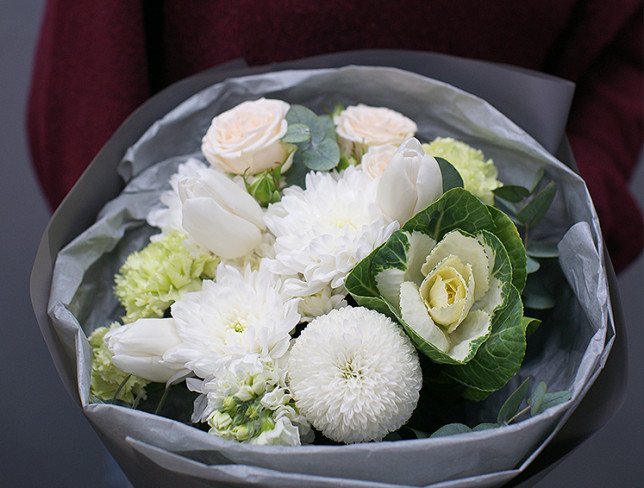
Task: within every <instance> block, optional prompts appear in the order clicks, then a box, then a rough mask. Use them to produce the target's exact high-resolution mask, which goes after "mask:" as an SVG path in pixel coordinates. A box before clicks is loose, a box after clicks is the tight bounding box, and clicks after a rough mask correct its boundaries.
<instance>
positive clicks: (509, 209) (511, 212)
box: [494, 195, 520, 223]
mask: <svg viewBox="0 0 644 488" xmlns="http://www.w3.org/2000/svg"><path fill="white" fill-rule="evenodd" d="M494 204H495V206H496V208H498V209H499V210H501V211H502V212H503V213H504V214H507V216H508V217H510V218H511V219H512V220H513V222H515V223H520V222H519V221H518V220H516V215H517V212H518V210H517V206H516V205H515V204H514V203H512V202H509V201H508V200H505V199H503V198H500V197H498V196H496V195H495V196H494Z"/></svg>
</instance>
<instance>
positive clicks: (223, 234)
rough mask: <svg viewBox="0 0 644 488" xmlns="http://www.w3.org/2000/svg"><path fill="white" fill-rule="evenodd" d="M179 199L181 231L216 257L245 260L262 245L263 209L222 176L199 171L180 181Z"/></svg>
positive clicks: (212, 170) (241, 189) (212, 171)
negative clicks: (242, 258) (244, 258)
mask: <svg viewBox="0 0 644 488" xmlns="http://www.w3.org/2000/svg"><path fill="white" fill-rule="evenodd" d="M179 197H180V199H181V214H182V223H181V225H182V227H183V229H184V231H185V232H186V233H187V234H188V236H189V237H190V238H191V239H192V240H193V241H194V242H196V243H197V244H199V245H200V246H203V247H205V248H206V249H208V250H209V251H210V252H212V253H214V254H216V255H217V256H220V257H222V258H224V259H235V258H239V257H242V256H246V255H248V254H250V253H251V252H252V251H253V249H255V248H256V247H257V246H259V245H260V244H261V243H262V231H263V230H264V229H265V226H264V223H263V216H264V215H263V212H262V208H261V207H260V206H259V204H258V203H257V202H256V201H255V199H254V198H253V197H251V196H250V195H249V194H248V192H247V191H246V190H245V189H244V188H242V187H241V186H239V185H237V184H236V183H235V182H233V181H232V180H231V179H230V178H228V177H227V176H226V175H225V174H223V173H220V172H219V171H216V170H214V169H211V168H206V169H202V170H199V171H197V173H196V175H195V176H193V177H187V178H183V179H182V180H181V181H179Z"/></svg>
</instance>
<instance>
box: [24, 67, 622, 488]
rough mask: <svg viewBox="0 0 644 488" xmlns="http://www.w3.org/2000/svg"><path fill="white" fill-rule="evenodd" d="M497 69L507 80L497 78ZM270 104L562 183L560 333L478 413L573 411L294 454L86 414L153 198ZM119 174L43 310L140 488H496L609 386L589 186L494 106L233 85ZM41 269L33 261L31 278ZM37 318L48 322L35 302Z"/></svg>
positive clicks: (174, 117)
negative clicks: (537, 385)
mask: <svg viewBox="0 0 644 488" xmlns="http://www.w3.org/2000/svg"><path fill="white" fill-rule="evenodd" d="M503 70H504V68H500V71H497V74H499V75H501V76H502V75H503V73H504V71H503ZM550 81H551V80H548V82H550ZM260 96H267V97H272V98H280V99H283V100H286V101H288V102H291V103H302V104H304V105H306V106H308V107H309V108H311V109H313V110H315V111H318V112H321V111H324V110H325V109H328V108H332V107H333V105H334V104H335V103H336V102H339V103H343V104H345V105H347V104H351V103H358V102H359V103H366V104H370V105H380V106H387V107H390V108H392V109H394V110H398V111H400V112H402V113H404V114H405V115H407V116H408V117H410V118H412V119H413V120H415V121H416V122H417V124H418V126H419V132H418V136H419V137H420V138H421V139H424V140H428V139H432V138H433V137H436V136H452V137H455V138H458V139H461V140H463V141H465V142H467V143H469V144H471V145H473V146H476V147H480V148H481V149H482V150H483V151H484V152H485V153H486V155H487V156H488V157H492V158H493V159H494V161H495V163H496V164H497V167H498V168H499V172H500V175H501V179H502V180H503V181H504V182H505V183H506V184H523V185H528V184H529V182H530V181H531V179H532V177H533V176H534V174H535V173H536V172H537V171H538V169H539V168H541V167H544V168H545V169H546V172H547V174H548V176H549V177H550V178H551V179H553V180H555V181H557V182H558V188H559V191H558V194H557V198H556V200H555V202H554V204H553V206H552V208H551V209H550V211H549V213H548V215H547V224H546V225H542V226H541V229H540V230H539V232H540V233H541V236H540V237H543V238H547V239H552V240H560V239H561V243H560V261H561V265H562V268H563V270H564V274H565V276H566V281H567V284H565V283H563V284H562V285H561V286H562V288H561V293H560V301H559V303H558V305H557V309H556V311H555V313H553V314H551V320H550V321H548V322H547V323H544V325H543V326H542V327H541V329H540V330H539V331H538V332H537V333H536V334H535V335H534V337H530V338H529V344H530V345H529V349H528V354H527V357H526V361H525V363H524V366H523V367H522V369H521V371H520V373H519V375H518V376H519V378H516V381H514V380H513V382H512V384H511V385H508V387H507V388H506V389H505V390H504V391H502V392H499V394H496V395H493V396H492V397H490V399H488V400H486V402H484V403H483V404H481V409H480V413H479V414H478V415H479V416H480V417H481V418H483V417H484V416H485V415H486V414H488V413H489V412H495V411H496V409H498V407H499V405H500V403H501V402H502V401H503V399H504V398H505V396H507V392H508V390H509V389H510V388H511V387H512V386H513V385H515V384H516V383H518V381H520V380H521V379H522V378H525V377H527V376H533V377H534V378H536V379H537V380H538V381H546V382H547V383H548V385H549V386H550V387H551V388H552V389H571V390H572V392H573V397H572V399H571V400H570V401H569V402H567V403H566V404H563V405H559V406H557V407H554V408H552V409H550V410H548V411H546V412H545V413H543V414H541V415H539V416H537V417H535V418H530V419H527V420H525V421H523V422H519V423H517V424H515V425H511V426H508V427H504V428H500V429H495V430H490V431H483V432H475V433H470V434H462V435H458V436H453V437H446V438H438V439H425V440H416V441H399V442H386V443H369V444H360V445H353V446H303V447H299V448H287V447H274V446H270V447H266V446H264V447H262V446H247V445H242V444H235V443H231V442H228V441H223V440H221V439H218V438H216V437H214V436H211V435H208V434H206V433H204V432H201V431H198V430H196V429H193V428H191V427H189V426H186V425H182V424H179V423H177V422H173V421H170V420H168V419H164V418H161V417H156V416H153V415H150V414H146V413H144V412H139V411H134V410H131V409H126V408H122V407H118V406H113V405H93V404H89V374H90V367H91V366H90V357H91V349H90V348H89V345H88V343H87V339H86V335H89V333H91V331H92V330H93V329H95V328H96V327H99V326H103V325H106V324H107V323H109V322H110V321H111V320H113V319H115V318H117V317H118V316H119V315H120V313H121V312H120V310H119V307H118V303H117V302H116V299H115V298H114V296H113V294H112V293H111V283H112V281H111V280H112V277H113V274H114V272H115V271H116V270H117V269H118V267H119V266H120V264H121V263H122V262H123V260H124V259H125V257H126V256H127V255H128V254H129V253H130V252H131V251H133V250H135V249H138V248H141V247H142V246H143V245H144V244H145V242H146V241H147V239H148V237H149V236H150V235H151V234H152V233H153V232H154V230H153V229H150V228H149V227H147V225H145V222H144V218H145V215H147V212H148V211H149V209H151V208H153V207H154V206H156V205H158V204H159V202H158V196H159V194H160V192H161V191H163V190H164V189H165V187H166V185H167V177H168V176H169V175H170V174H171V173H172V172H173V171H174V170H175V168H176V166H177V165H178V164H179V163H180V162H182V161H184V160H185V159H187V157H189V156H191V155H192V156H195V155H196V156H198V155H199V154H198V151H199V147H200V139H201V136H202V135H203V133H205V130H206V128H207V126H208V124H209V122H210V119H211V118H212V117H213V116H214V115H216V114H218V113H220V112H222V111H224V110H226V109H228V108H231V107H232V106H234V105H236V104H238V103H240V102H241V101H244V100H248V99H254V98H258V97H260ZM568 101H569V100H568ZM527 120H530V119H529V117H527ZM564 123H565V112H564V119H563V121H562V117H561V116H559V117H558V118H557V121H556V123H555V125H556V124H559V127H560V128H563V125H564ZM555 132H556V131H555ZM560 137H561V131H559V138H560ZM544 140H548V141H549V142H548V144H550V146H551V147H550V149H551V151H552V150H554V148H555V147H556V145H557V144H558V143H559V142H560V140H559V139H557V137H556V136H555V135H548V137H546V138H545V139H544ZM542 142H543V140H542ZM118 171H119V173H120V174H121V175H122V176H123V177H124V179H125V180H126V181H127V182H128V184H127V186H126V187H125V189H124V190H123V192H122V193H121V194H120V195H119V196H118V197H117V198H116V199H114V200H112V201H111V202H109V203H107V205H105V207H104V208H103V209H102V210H101V212H100V213H99V216H98V218H97V220H96V223H95V224H93V225H91V226H89V228H87V230H85V231H84V232H83V233H82V234H81V235H79V236H78V237H77V238H76V239H74V240H72V241H71V242H70V243H69V244H68V245H67V246H66V247H65V248H64V249H63V250H62V251H61V252H60V253H59V255H58V258H57V260H56V265H55V269H54V272H53V277H52V283H51V295H50V298H49V304H48V306H47V310H48V314H49V318H50V319H49V321H47V322H46V323H45V325H44V326H43V329H44V330H43V332H44V334H45V337H46V340H47V341H48V343H49V344H50V348H52V351H53V352H54V357H55V359H57V361H58V367H59V371H60V372H61V376H62V377H63V380H64V382H65V383H66V384H67V386H68V387H69V388H70V389H71V390H72V391H73V392H74V394H76V395H78V398H79V401H80V403H81V405H82V406H83V409H84V411H85V413H86V415H87V416H88V418H89V419H90V421H91V422H92V423H93V425H94V426H95V427H96V428H97V430H98V432H99V434H100V435H101V436H102V437H103V439H104V441H105V442H106V444H107V445H108V446H109V447H110V449H111V451H112V452H113V453H114V455H115V457H116V458H117V460H118V461H119V462H120V463H121V465H122V466H123V467H124V469H125V470H126V473H128V475H129V476H130V477H131V478H132V479H133V480H136V484H137V485H139V484H140V485H150V486H152V485H153V484H154V485H155V486H165V485H164V484H163V483H164V481H162V479H163V477H161V476H155V477H154V478H157V482H156V483H148V481H150V480H152V477H146V475H145V473H146V472H150V470H151V469H154V470H156V471H158V472H161V471H167V472H168V473H173V474H172V476H169V477H167V478H165V479H166V481H168V482H169V480H176V479H181V480H182V482H184V485H185V486H238V485H240V486H241V485H242V484H243V483H246V482H248V483H251V482H252V483H256V484H261V485H262V486H378V485H375V484H374V483H380V484H381V485H382V486H392V485H395V486H429V485H433V486H445V487H447V486H454V487H456V486H495V485H498V484H500V483H503V482H506V481H508V480H510V479H512V478H513V477H514V476H516V475H517V474H518V473H520V472H521V471H523V470H524V469H525V468H526V467H527V466H528V465H529V464H530V462H532V460H533V459H534V458H535V456H536V455H537V454H538V452H539V451H540V450H541V449H543V446H544V445H545V442H547V441H548V440H550V439H551V438H552V437H553V436H554V435H555V433H556V431H557V430H558V429H559V428H560V427H561V425H562V424H563V422H565V420H566V419H567V417H568V416H569V415H570V414H571V413H572V411H573V410H574V408H575V407H576V406H577V405H578V404H579V402H580V401H581V399H582V398H583V395H584V393H585V392H586V391H587V389H588V388H589V387H590V385H591V383H592V381H593V380H594V378H595V377H596V376H597V374H598V373H599V371H600V369H601V367H602V366H603V364H604V362H605V360H606V357H607V354H608V351H609V347H610V345H611V344H612V337H613V334H614V324H613V321H612V314H611V304H610V298H609V294H608V288H607V284H606V269H605V264H604V262H603V257H602V253H601V252H600V251H599V250H600V249H602V241H601V233H600V231H599V225H598V221H597V217H596V214H595V212H594V209H593V207H592V203H591V201H590V197H589V195H588V192H587V190H586V187H585V185H584V184H583V182H582V180H581V179H580V178H579V177H578V176H577V175H576V174H575V173H574V172H572V171H571V170H570V169H569V168H568V167H567V166H565V165H564V164H562V163H560V162H559V161H557V160H556V159H555V158H554V157H553V156H552V155H551V154H550V153H549V152H548V151H546V150H545V149H544V147H543V146H542V145H540V144H539V143H537V142H536V141H535V140H534V139H532V138H531V137H530V136H529V135H527V134H526V133H525V132H524V131H523V130H522V129H520V128H519V127H518V126H517V125H516V124H515V123H514V122H512V121H510V120H509V119H507V118H506V117H505V116H503V115H502V114H501V113H500V112H499V111H498V110H496V109H495V108H493V107H492V106H491V105H489V104H488V103H487V102H485V101H483V100H481V99H479V98H477V97H475V96H473V95H470V94H468V93H466V92H463V91H461V90H459V89H457V88H454V87H453V86H450V85H447V84H445V83H442V82H439V81H436V80H431V79H428V78H424V77H422V76H418V75H415V74H411V73H408V72H403V71H400V70H396V69H391V68H367V67H346V68H342V69H331V70H329V69H327V70H305V71H283V72H276V73H269V74H258V75H254V76H250V77H244V78H237V79H228V80H226V81H223V82H222V83H219V84H216V85H214V86H211V87H208V88H206V89H205V90H202V91H200V92H198V93H196V94H195V95H194V96H192V97H190V98H189V99H187V100H186V101H184V102H183V103H181V104H180V105H178V106H177V107H176V108H175V109H174V110H172V111H170V112H169V113H167V114H166V115H165V116H164V117H163V118H161V119H160V120H158V121H157V122H155V123H154V124H152V125H151V127H150V128H149V129H148V130H147V131H146V132H145V133H144V134H143V136H142V137H141V138H140V139H139V140H138V141H137V142H136V143H134V144H133V145H132V146H131V147H130V148H129V149H128V150H127V152H126V154H125V157H124V159H123V161H122V163H121V164H120V166H119V168H118ZM82 183H83V182H82V181H81V182H80V183H79V186H78V187H77V188H82ZM103 203H105V200H103ZM49 232H51V229H50V231H49ZM45 237H47V236H45ZM56 250H57V249H56ZM42 267H43V265H40V266H39V265H38V263H37V264H36V267H35V269H34V273H35V275H38V270H39V269H40V268H42ZM37 268H38V269H37ZM34 306H35V308H36V312H37V313H38V311H39V308H38V302H37V301H35V304H34ZM41 323H42V321H41ZM76 385H77V386H76ZM142 466H145V468H142ZM177 476H178V477H179V478H176V477H177ZM168 486H169V485H168Z"/></svg>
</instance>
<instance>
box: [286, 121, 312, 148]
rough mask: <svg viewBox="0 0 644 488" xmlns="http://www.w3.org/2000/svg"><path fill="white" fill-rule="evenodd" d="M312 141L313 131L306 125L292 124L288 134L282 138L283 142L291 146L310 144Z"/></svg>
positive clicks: (287, 131)
mask: <svg viewBox="0 0 644 488" xmlns="http://www.w3.org/2000/svg"><path fill="white" fill-rule="evenodd" d="M310 139H311V129H309V127H308V126H307V125H304V124H292V125H289V126H288V129H287V130H286V134H284V137H282V141H284V142H288V143H291V144H298V143H301V142H308V141H309V140H310Z"/></svg>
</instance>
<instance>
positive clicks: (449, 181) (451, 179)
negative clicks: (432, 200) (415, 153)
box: [434, 157, 464, 192]
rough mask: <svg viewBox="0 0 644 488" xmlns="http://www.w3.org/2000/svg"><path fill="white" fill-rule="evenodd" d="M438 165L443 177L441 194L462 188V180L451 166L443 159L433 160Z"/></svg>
mask: <svg viewBox="0 0 644 488" xmlns="http://www.w3.org/2000/svg"><path fill="white" fill-rule="evenodd" d="M434 159H435V160H436V162H437V163H438V167H439V168H440V170H441V175H442V177H443V192H446V191H448V190H451V189H452V188H463V186H464V185H463V178H462V177H461V174H460V173H459V172H458V171H457V170H456V168H455V167H454V166H452V164H451V163H450V162H449V161H447V160H446V159H443V158H438V157H436V158H434Z"/></svg>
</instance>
